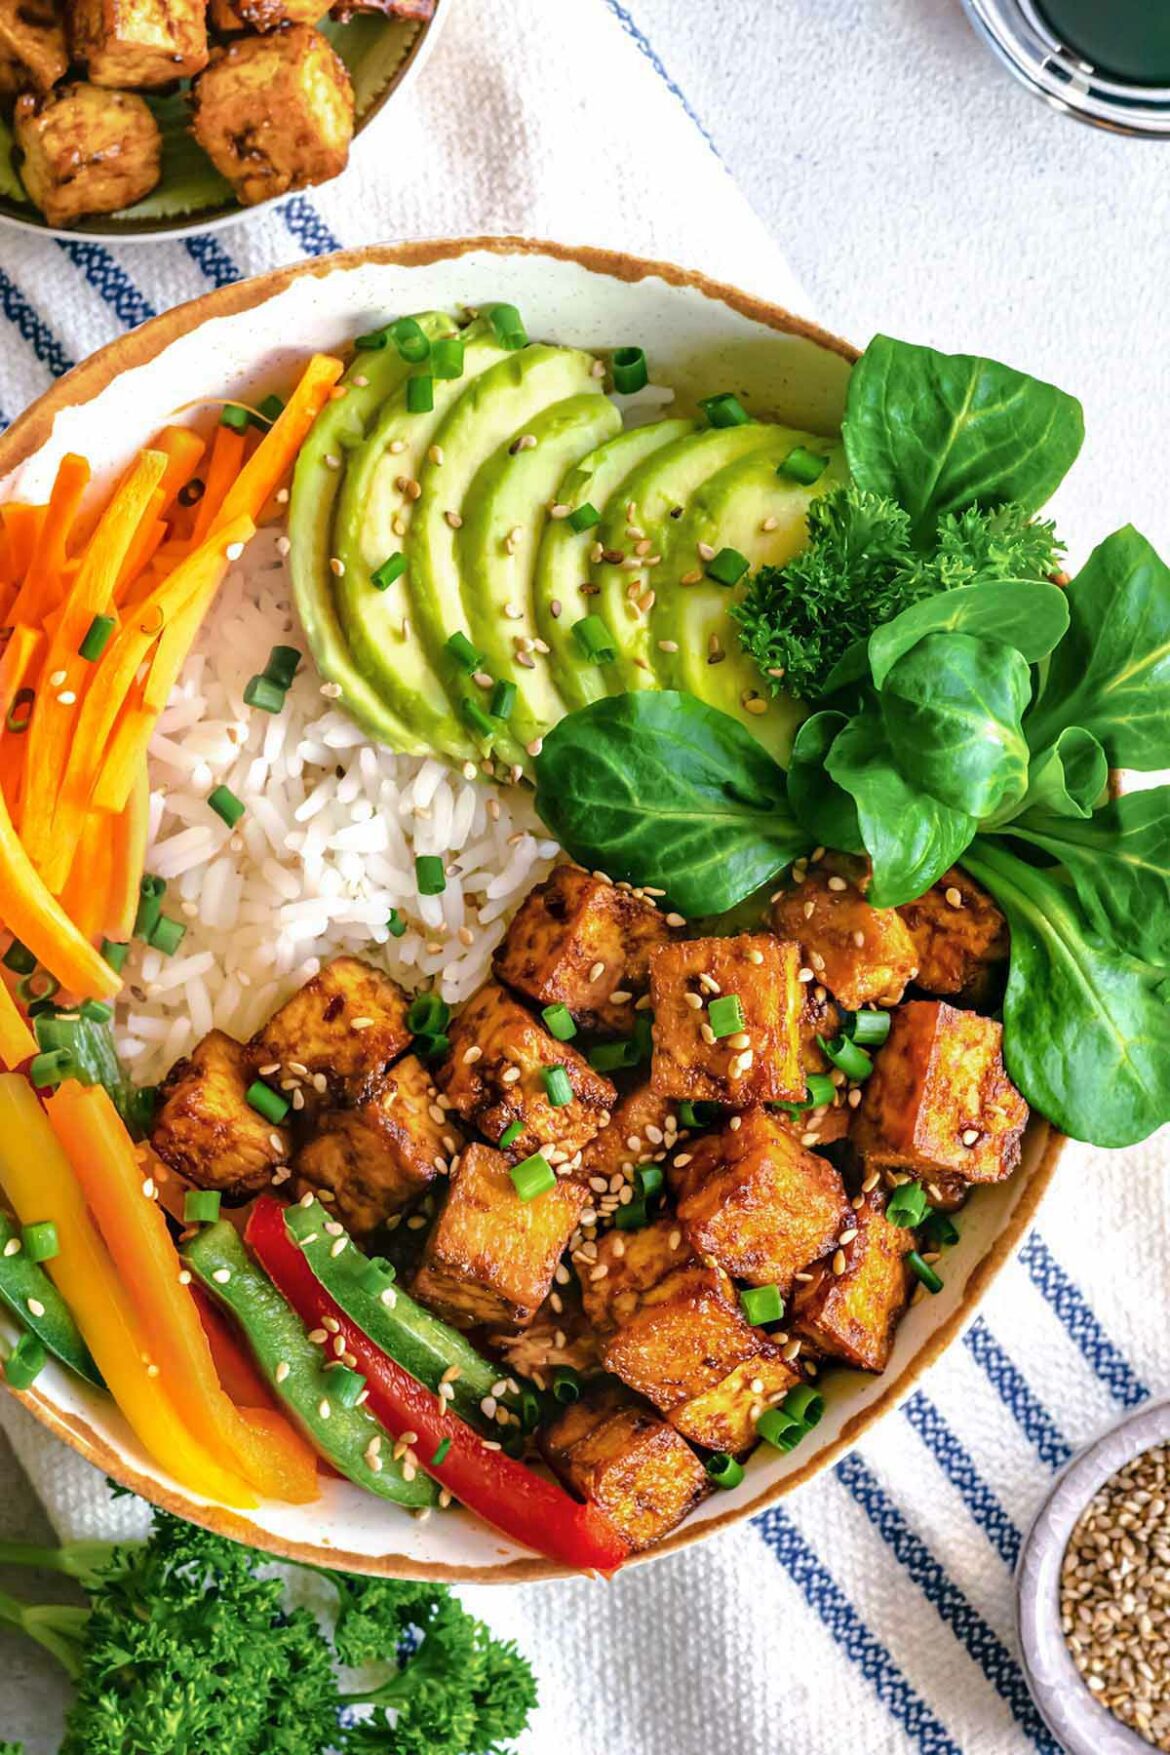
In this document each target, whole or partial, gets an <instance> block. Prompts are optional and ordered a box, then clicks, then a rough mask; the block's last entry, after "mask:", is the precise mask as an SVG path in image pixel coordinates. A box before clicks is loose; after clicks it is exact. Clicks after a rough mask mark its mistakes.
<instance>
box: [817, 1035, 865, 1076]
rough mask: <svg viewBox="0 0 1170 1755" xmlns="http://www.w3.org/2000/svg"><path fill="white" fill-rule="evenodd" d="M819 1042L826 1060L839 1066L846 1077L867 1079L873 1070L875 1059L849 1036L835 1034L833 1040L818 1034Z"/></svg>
mask: <svg viewBox="0 0 1170 1755" xmlns="http://www.w3.org/2000/svg"><path fill="white" fill-rule="evenodd" d="M817 1042H818V1044H819V1046H820V1050H821V1053H822V1054H823V1055H824V1056H825V1058H826V1060H829V1061H831V1062H832V1064H833V1065H834V1066H835V1067H838V1068H839V1069H840V1071H841V1072H843V1073H844V1074H845V1076H846V1078H850V1079H857V1080H860V1079H867V1078H868V1077H869V1075H870V1073H871V1072H872V1071H873V1061H872V1060H871V1059H870V1058H869V1055H868V1054H867V1053H866V1052H865V1049H864V1048H859V1047H858V1046H857V1044H856V1042H850V1040H849V1038H848V1036H835V1037H834V1038H833V1040H832V1041H831V1042H826V1041H825V1038H824V1037H823V1036H818V1037H817Z"/></svg>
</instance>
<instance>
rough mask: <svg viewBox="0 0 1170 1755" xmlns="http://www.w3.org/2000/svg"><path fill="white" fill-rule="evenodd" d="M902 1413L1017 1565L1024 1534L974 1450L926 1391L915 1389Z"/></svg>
mask: <svg viewBox="0 0 1170 1755" xmlns="http://www.w3.org/2000/svg"><path fill="white" fill-rule="evenodd" d="M902 1412H903V1414H904V1415H905V1416H906V1418H907V1420H909V1422H910V1424H911V1425H912V1426H913V1428H914V1430H915V1432H917V1434H918V1436H919V1438H921V1440H922V1442H923V1444H925V1446H926V1448H927V1449H928V1450H929V1451H930V1453H931V1455H932V1456H933V1457H934V1459H935V1461H936V1462H937V1463H938V1466H939V1468H940V1469H941V1470H942V1472H943V1474H944V1475H945V1476H946V1477H947V1480H948V1481H950V1483H951V1485H952V1486H953V1487H954V1488H955V1489H956V1491H957V1492H958V1494H959V1497H960V1499H962V1501H963V1504H964V1505H965V1506H966V1507H967V1510H968V1511H969V1512H970V1513H971V1516H972V1517H973V1518H974V1520H975V1522H976V1523H977V1524H978V1525H979V1528H980V1529H981V1530H982V1531H983V1533H984V1535H985V1536H986V1537H987V1539H988V1541H989V1542H990V1543H991V1545H992V1547H993V1548H994V1549H995V1550H996V1552H997V1553H998V1554H999V1556H1000V1558H1001V1559H1002V1560H1003V1562H1004V1564H1005V1565H1006V1566H1014V1565H1015V1563H1016V1561H1017V1560H1018V1559H1019V1557H1020V1532H1019V1530H1018V1529H1017V1528H1016V1526H1015V1524H1014V1523H1013V1522H1012V1520H1011V1518H1010V1517H1009V1516H1008V1514H1007V1512H1006V1511H1005V1510H1004V1508H1003V1506H1002V1505H1001V1504H1000V1502H999V1500H998V1499H997V1498H996V1495H995V1493H994V1492H993V1491H992V1489H991V1488H990V1487H989V1486H988V1484H987V1482H986V1481H985V1480H984V1479H983V1477H982V1475H981V1474H980V1473H979V1470H978V1468H977V1466H976V1463H975V1459H974V1457H973V1456H972V1455H971V1453H970V1451H969V1450H968V1449H967V1448H966V1446H965V1445H964V1444H962V1443H960V1441H959V1439H958V1438H956V1437H955V1434H954V1433H953V1432H952V1431H951V1428H950V1426H949V1425H948V1424H947V1422H946V1420H944V1418H943V1416H942V1414H941V1413H940V1412H939V1410H938V1408H937V1407H936V1406H935V1404H934V1403H933V1402H932V1401H931V1399H930V1397H929V1396H928V1395H926V1394H925V1393H924V1392H923V1391H922V1390H920V1389H918V1390H915V1392H914V1394H913V1395H912V1396H911V1397H910V1399H909V1401H908V1402H906V1403H905V1404H904V1406H903V1408H902Z"/></svg>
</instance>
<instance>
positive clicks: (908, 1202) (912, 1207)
mask: <svg viewBox="0 0 1170 1755" xmlns="http://www.w3.org/2000/svg"><path fill="white" fill-rule="evenodd" d="M929 1209H930V1202H929V1201H928V1200H927V1198H926V1190H925V1189H924V1188H923V1186H922V1184H921V1182H903V1183H901V1184H900V1186H899V1187H897V1188H896V1189H895V1190H894V1192H893V1194H892V1195H891V1196H890V1199H889V1203H888V1205H887V1206H886V1218H887V1219H888V1220H889V1221H890V1224H891V1225H897V1226H898V1227H899V1228H900V1229H901V1230H903V1231H908V1230H912V1229H913V1228H914V1226H915V1225H921V1223H922V1221H923V1219H925V1217H926V1215H927V1212H928V1211H929Z"/></svg>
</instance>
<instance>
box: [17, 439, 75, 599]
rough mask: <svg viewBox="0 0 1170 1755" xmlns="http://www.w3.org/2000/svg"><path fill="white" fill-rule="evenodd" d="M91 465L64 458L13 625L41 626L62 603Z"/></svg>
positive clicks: (59, 467) (58, 470) (31, 559)
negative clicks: (63, 589)
mask: <svg viewBox="0 0 1170 1755" xmlns="http://www.w3.org/2000/svg"><path fill="white" fill-rule="evenodd" d="M89 474H90V472H89V464H88V463H87V462H86V460H85V458H84V457H77V456H75V455H74V454H73V453H72V452H69V453H68V454H67V455H66V456H64V457H62V459H61V462H60V464H59V465H58V468H57V478H56V480H55V481H54V483H53V491H52V493H51V494H50V495H49V508H48V512H47V514H46V516H45V519H44V522H43V524H42V525H41V530H40V534H39V536H38V538H37V542H36V546H35V548H34V550H33V553H32V556H31V558H30V560H29V565H28V569H27V571H26V573H25V575H24V581H23V584H21V586H20V590H19V591H18V593H17V597H16V601H15V603H14V604H13V606H12V610H11V616H12V620H13V621H14V622H34V623H37V622H40V621H41V620H43V618H44V616H45V614H46V613H47V612H48V611H49V610H51V609H55V608H56V607H57V605H58V603H59V602H60V600H61V594H62V585H63V575H64V570H65V562H66V560H67V558H68V554H69V539H70V537H71V535H72V534H73V530H74V526H75V524H76V521H77V513H78V510H79V509H80V506H81V500H82V496H83V494H84V493H85V490H86V488H87V487H88V486H89Z"/></svg>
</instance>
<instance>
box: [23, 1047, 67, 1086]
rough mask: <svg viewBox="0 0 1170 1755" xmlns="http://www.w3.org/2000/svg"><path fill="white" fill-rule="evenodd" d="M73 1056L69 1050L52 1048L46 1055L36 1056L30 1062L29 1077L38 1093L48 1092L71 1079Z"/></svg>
mask: <svg viewBox="0 0 1170 1755" xmlns="http://www.w3.org/2000/svg"><path fill="white" fill-rule="evenodd" d="M71 1063H72V1056H71V1055H70V1053H69V1050H68V1049H67V1048H51V1049H49V1051H48V1052H47V1053H46V1054H34V1055H33V1058H32V1060H31V1061H30V1062H29V1067H28V1076H29V1079H30V1081H31V1082H32V1083H33V1084H34V1085H35V1086H36V1088H37V1090H38V1091H47V1090H49V1089H50V1087H51V1086H54V1085H59V1084H60V1083H61V1081H62V1079H66V1078H68V1077H69V1067H70V1065H71Z"/></svg>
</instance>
